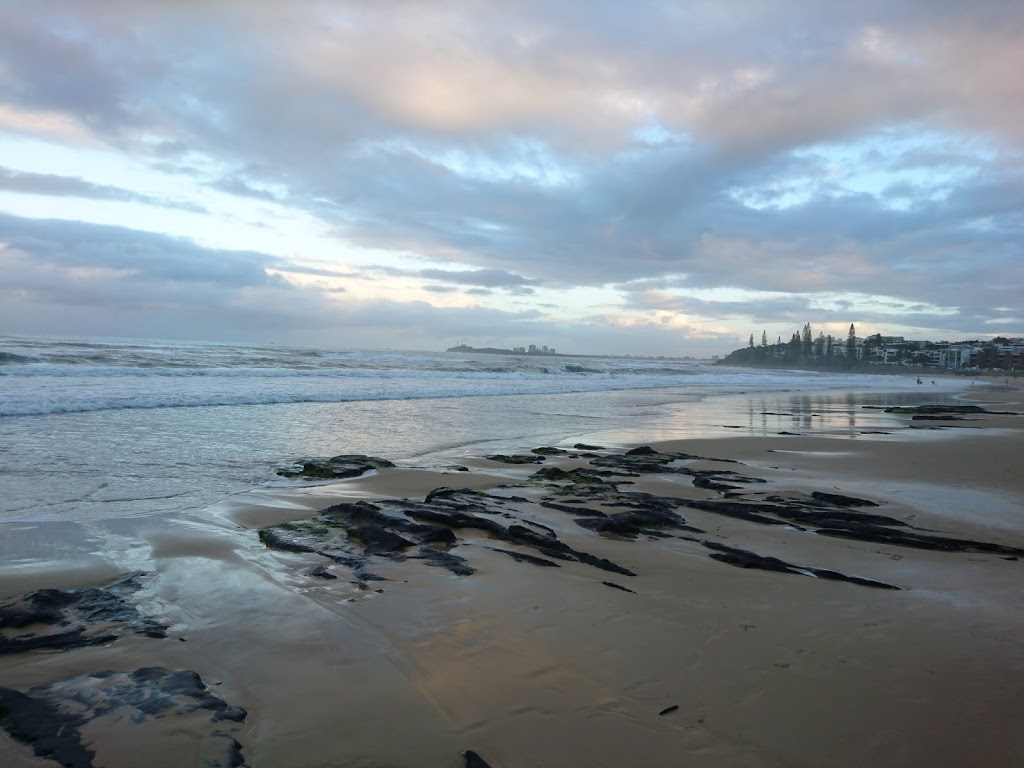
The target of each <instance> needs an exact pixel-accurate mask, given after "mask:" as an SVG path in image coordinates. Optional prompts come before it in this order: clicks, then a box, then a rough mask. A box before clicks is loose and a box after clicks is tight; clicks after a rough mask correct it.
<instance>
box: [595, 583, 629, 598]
mask: <svg viewBox="0 0 1024 768" xmlns="http://www.w3.org/2000/svg"><path fill="white" fill-rule="evenodd" d="M601 583H602V584H604V585H605V586H606V587H611V588H612V589H621V590H622V591H623V592H629V593H630V594H631V595H635V594H636V592H634V591H633V590H632V589H630V588H629V587H624V586H622V585H621V584H615V583H614V582H611V581H602V582H601Z"/></svg>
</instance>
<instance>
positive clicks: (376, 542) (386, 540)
mask: <svg viewBox="0 0 1024 768" xmlns="http://www.w3.org/2000/svg"><path fill="white" fill-rule="evenodd" d="M350 535H352V536H354V537H355V538H357V539H359V540H360V541H362V542H363V544H364V545H365V547H366V554H368V555H382V554H385V553H388V552H398V551H401V550H403V549H408V548H409V547H411V546H413V542H411V541H409V540H408V539H404V538H402V537H401V536H399V535H398V534H397V533H392V532H391V531H389V530H387V529H386V528H382V527H381V526H378V525H361V526H359V527H357V528H353V529H352V530H351V531H350Z"/></svg>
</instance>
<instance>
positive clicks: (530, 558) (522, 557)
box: [488, 547, 561, 568]
mask: <svg viewBox="0 0 1024 768" xmlns="http://www.w3.org/2000/svg"><path fill="white" fill-rule="evenodd" d="M488 549H489V550H491V551H492V552H501V553H502V554H504V555H508V556H509V557H511V558H512V559H513V560H515V561H516V562H517V563H529V564H530V565H539V566H542V567H545V568H561V566H560V565H559V564H558V563H556V562H554V561H553V560H546V559H545V558H543V557H536V556H534V555H527V554H524V553H522V552H513V551H512V550H511V549H501V548H500V547H488Z"/></svg>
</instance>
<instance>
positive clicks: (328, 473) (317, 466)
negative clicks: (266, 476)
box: [277, 453, 395, 480]
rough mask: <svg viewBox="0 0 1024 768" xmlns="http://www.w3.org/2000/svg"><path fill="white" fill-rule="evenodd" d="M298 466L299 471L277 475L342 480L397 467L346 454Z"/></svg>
mask: <svg viewBox="0 0 1024 768" xmlns="http://www.w3.org/2000/svg"><path fill="white" fill-rule="evenodd" d="M298 466H299V467H300V468H299V469H289V468H284V469H279V470H277V474H279V475H280V476H281V477H302V478H305V479H307V480H341V479H344V478H346V477H359V476H360V475H363V474H366V473H367V472H369V471H370V470H371V469H382V468H384V467H393V466H395V465H394V464H393V463H392V462H390V461H388V460H387V459H381V458H378V457H377V456H365V455H363V454H361V453H346V454H341V455H339V456H332V457H331V458H329V459H303V460H302V461H300V462H298Z"/></svg>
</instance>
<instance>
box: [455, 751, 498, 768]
mask: <svg viewBox="0 0 1024 768" xmlns="http://www.w3.org/2000/svg"><path fill="white" fill-rule="evenodd" d="M462 756H463V757H464V758H466V766H465V768H491V766H490V765H489V764H488V763H487V762H486V761H485V760H484V759H483V758H482V757H480V755H478V754H477V753H476V752H474V751H473V750H471V749H467V750H466V751H465V752H463V753H462Z"/></svg>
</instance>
